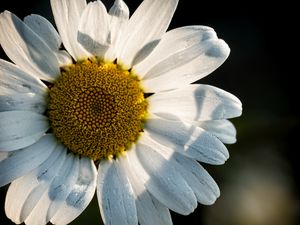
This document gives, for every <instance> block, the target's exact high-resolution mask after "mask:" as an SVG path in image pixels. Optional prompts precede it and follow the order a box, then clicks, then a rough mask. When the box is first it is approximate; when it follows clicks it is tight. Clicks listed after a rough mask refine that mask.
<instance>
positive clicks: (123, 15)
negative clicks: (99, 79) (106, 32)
mask: <svg viewBox="0 0 300 225" xmlns="http://www.w3.org/2000/svg"><path fill="white" fill-rule="evenodd" d="M109 16H110V23H109V29H110V39H111V45H110V47H109V49H108V50H107V52H106V53H105V59H106V60H108V61H114V60H115V59H116V57H117V50H118V49H119V48H118V45H119V40H120V38H121V37H122V35H123V29H124V26H125V25H126V23H127V22H128V20H129V9H128V7H127V5H126V4H125V2H124V1H123V0H115V2H114V4H113V6H112V7H111V8H110V10H109Z"/></svg>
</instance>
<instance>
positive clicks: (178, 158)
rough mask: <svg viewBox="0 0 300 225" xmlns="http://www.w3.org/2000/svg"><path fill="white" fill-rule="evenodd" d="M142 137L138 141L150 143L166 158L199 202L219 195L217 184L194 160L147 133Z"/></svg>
mask: <svg viewBox="0 0 300 225" xmlns="http://www.w3.org/2000/svg"><path fill="white" fill-rule="evenodd" d="M143 137H144V138H142V139H141V141H140V142H141V143H146V144H147V145H150V146H151V147H152V148H153V149H154V150H155V151H156V152H157V153H158V154H160V155H162V156H163V157H164V158H165V159H167V160H168V163H169V164H170V165H171V166H172V167H174V169H175V170H176V171H178V172H179V173H180V174H181V176H182V177H183V178H184V180H185V181H186V182H187V184H188V185H189V187H190V188H191V189H192V190H193V192H194V194H195V196H196V197H197V200H198V201H199V202H200V203H202V204H205V205H210V204H213V203H214V202H215V200H216V199H217V198H218V197H219V196H220V191H219V188H218V186H217V184H216V183H215V182H214V180H213V179H212V178H211V176H210V175H209V174H208V173H207V172H206V170H205V169H204V168H203V167H201V165H200V164H199V163H198V162H197V161H196V160H194V159H190V158H188V157H185V156H183V155H182V154H179V153H177V152H174V150H172V149H170V148H168V147H166V146H163V145H161V144H159V143H157V142H156V141H155V140H153V139H151V137H150V136H149V135H148V134H147V133H145V134H144V136H143Z"/></svg>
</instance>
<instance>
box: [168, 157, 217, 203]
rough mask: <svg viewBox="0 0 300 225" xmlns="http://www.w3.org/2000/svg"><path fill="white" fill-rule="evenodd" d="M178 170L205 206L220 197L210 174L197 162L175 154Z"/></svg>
mask: <svg viewBox="0 0 300 225" xmlns="http://www.w3.org/2000/svg"><path fill="white" fill-rule="evenodd" d="M173 160H175V161H176V162H177V165H178V166H176V168H177V170H178V171H179V172H180V173H181V175H182V176H183V177H184V178H185V180H186V181H187V183H188V184H189V185H190V187H191V188H192V189H193V191H194V193H195V195H196V197H197V200H198V201H199V202H200V203H201V204H204V205H211V204H213V203H214V202H215V201H216V199H217V198H218V197H219V196H220V190H219V187H218V185H217V184H216V182H215V181H214V180H213V178H212V177H211V176H210V175H209V174H208V172H207V171H206V170H205V169H204V168H203V167H202V166H201V165H200V164H199V163H198V162H197V161H195V160H193V159H190V158H187V157H185V156H182V155H180V154H178V153H175V154H174V156H173Z"/></svg>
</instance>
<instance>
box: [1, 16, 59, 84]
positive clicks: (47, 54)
mask: <svg viewBox="0 0 300 225" xmlns="http://www.w3.org/2000/svg"><path fill="white" fill-rule="evenodd" d="M0 43H1V45H2V48H3V50H4V51H5V53H6V54H7V56H8V57H9V58H10V59H11V60H12V61H13V62H14V63H15V64H17V65H18V66H20V67H21V68H22V69H24V70H25V71H26V72H28V73H31V74H35V75H37V76H38V77H39V78H41V79H44V80H47V81H53V80H55V78H56V77H57V76H58V75H59V73H60V71H59V64H58V60H57V57H56V55H55V54H54V52H53V51H52V50H51V49H50V48H49V47H48V46H47V44H46V43H45V42H44V41H43V40H42V39H40V38H39V36H38V35H37V34H36V33H34V32H33V31H32V30H31V29H30V28H29V27H28V26H27V25H26V24H25V23H23V22H22V21H21V20H20V19H19V18H18V17H17V16H15V15H14V14H12V13H10V12H8V11H5V12H4V13H1V14H0Z"/></svg>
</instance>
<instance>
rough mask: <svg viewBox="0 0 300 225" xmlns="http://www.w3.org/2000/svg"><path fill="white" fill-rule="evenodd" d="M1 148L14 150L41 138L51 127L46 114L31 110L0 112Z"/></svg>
mask: <svg viewBox="0 0 300 225" xmlns="http://www.w3.org/2000/svg"><path fill="white" fill-rule="evenodd" d="M0 127H1V130H0V150H1V151H13V150H16V149H20V148H24V147H27V146H29V145H31V144H33V143H35V142H36V141H37V140H39V139H40V138H41V137H42V136H43V135H44V133H45V132H46V131H47V129H48V128H49V123H48V120H47V118H46V117H45V116H42V115H40V114H36V113H34V112H29V111H9V112H0Z"/></svg>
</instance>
